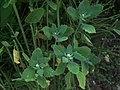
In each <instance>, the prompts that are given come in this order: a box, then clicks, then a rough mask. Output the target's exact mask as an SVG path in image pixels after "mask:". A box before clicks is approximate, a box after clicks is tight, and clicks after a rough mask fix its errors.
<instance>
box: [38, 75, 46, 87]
mask: <svg viewBox="0 0 120 90" xmlns="http://www.w3.org/2000/svg"><path fill="white" fill-rule="evenodd" d="M37 80H38V84H39V85H40V86H41V87H42V88H46V87H47V86H48V85H47V82H46V79H45V78H44V77H41V76H38V77H37Z"/></svg>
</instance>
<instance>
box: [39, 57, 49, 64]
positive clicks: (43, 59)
mask: <svg viewBox="0 0 120 90" xmlns="http://www.w3.org/2000/svg"><path fill="white" fill-rule="evenodd" d="M48 61H49V58H48V57H42V58H40V60H39V63H48Z"/></svg>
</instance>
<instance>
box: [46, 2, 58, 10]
mask: <svg viewBox="0 0 120 90" xmlns="http://www.w3.org/2000/svg"><path fill="white" fill-rule="evenodd" d="M47 3H48V5H49V6H50V7H51V8H52V9H53V10H57V4H56V3H54V2H53V1H47Z"/></svg>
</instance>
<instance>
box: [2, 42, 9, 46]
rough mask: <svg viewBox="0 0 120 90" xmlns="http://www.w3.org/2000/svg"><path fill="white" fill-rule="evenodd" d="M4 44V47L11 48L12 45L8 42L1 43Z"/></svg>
mask: <svg viewBox="0 0 120 90" xmlns="http://www.w3.org/2000/svg"><path fill="white" fill-rule="evenodd" d="M1 43H2V44H3V46H5V47H10V44H9V43H8V42H7V41H2V42H1Z"/></svg>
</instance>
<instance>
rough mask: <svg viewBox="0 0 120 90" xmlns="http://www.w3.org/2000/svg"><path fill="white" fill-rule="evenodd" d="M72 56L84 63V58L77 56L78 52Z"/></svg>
mask: <svg viewBox="0 0 120 90" xmlns="http://www.w3.org/2000/svg"><path fill="white" fill-rule="evenodd" d="M73 55H74V57H75V59H77V60H79V61H81V62H83V61H86V58H85V57H84V56H82V55H81V54H79V53H78V52H74V53H73Z"/></svg>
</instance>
